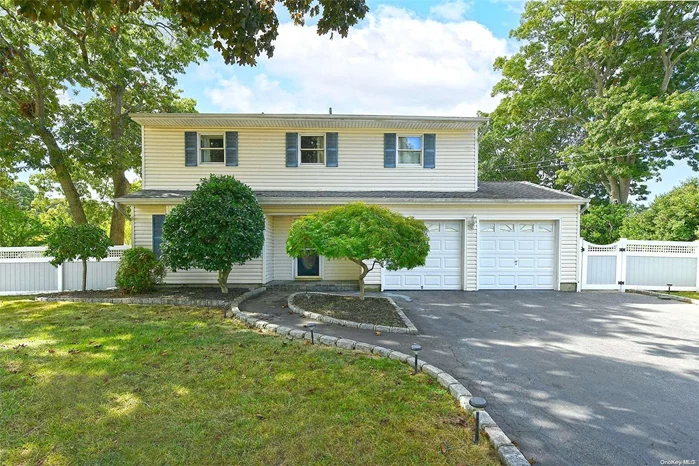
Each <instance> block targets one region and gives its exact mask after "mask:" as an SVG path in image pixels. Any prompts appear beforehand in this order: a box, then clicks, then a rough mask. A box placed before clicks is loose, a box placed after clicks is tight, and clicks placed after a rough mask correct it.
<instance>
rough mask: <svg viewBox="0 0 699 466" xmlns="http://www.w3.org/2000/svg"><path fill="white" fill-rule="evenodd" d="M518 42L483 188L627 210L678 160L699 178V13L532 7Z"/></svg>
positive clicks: (498, 91) (685, 5)
mask: <svg viewBox="0 0 699 466" xmlns="http://www.w3.org/2000/svg"><path fill="white" fill-rule="evenodd" d="M510 35H511V37H513V38H515V39H518V40H520V41H522V42H523V45H522V46H521V48H520V50H519V52H517V53H516V54H514V55H513V56H511V57H509V58H499V59H498V60H497V61H496V63H495V68H496V69H497V70H499V71H501V72H502V75H503V79H502V80H501V81H500V82H499V83H498V84H497V85H496V86H495V88H494V90H493V94H495V95H499V96H502V97H503V99H502V101H501V103H500V105H499V106H498V107H497V109H496V110H495V111H494V112H492V114H491V115H490V117H491V126H490V128H489V129H488V130H487V131H486V132H485V133H484V134H483V136H482V140H481V149H482V151H481V177H482V178H483V179H528V180H531V181H538V182H541V183H544V184H547V185H553V184H556V185H558V186H559V187H564V188H566V189H568V190H570V191H573V192H578V193H582V194H588V195H589V194H599V193H600V188H603V189H604V191H603V192H604V193H606V194H607V195H608V196H609V197H610V198H611V200H612V201H613V202H620V203H626V202H627V201H628V199H629V195H630V194H634V193H635V194H643V193H644V192H645V186H644V184H643V182H644V181H646V180H648V179H649V178H652V177H656V176H658V175H659V173H660V171H661V170H662V169H663V168H665V167H667V166H668V165H670V164H671V163H672V161H673V160H679V159H684V160H687V162H688V163H689V164H690V166H692V167H693V168H695V169H696V168H698V167H699V148H698V143H699V130H698V128H697V122H698V121H699V3H696V2H637V1H623V2H596V3H595V2H593V3H590V2H575V1H566V0H549V1H546V2H529V3H527V5H526V8H525V11H524V13H523V15H522V18H521V23H520V26H519V27H518V28H517V29H515V30H513V31H512V32H511V34H510Z"/></svg>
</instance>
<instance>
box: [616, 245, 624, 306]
mask: <svg viewBox="0 0 699 466" xmlns="http://www.w3.org/2000/svg"><path fill="white" fill-rule="evenodd" d="M617 244H618V245H619V247H618V248H617V256H616V257H617V264H616V270H617V283H619V291H621V292H622V293H623V292H624V291H626V238H619V241H618V243H617Z"/></svg>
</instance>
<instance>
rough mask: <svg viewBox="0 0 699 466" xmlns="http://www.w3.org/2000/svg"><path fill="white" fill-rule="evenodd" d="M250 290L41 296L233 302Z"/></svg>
mask: <svg viewBox="0 0 699 466" xmlns="http://www.w3.org/2000/svg"><path fill="white" fill-rule="evenodd" d="M246 291H249V289H248V288H228V294H227V295H224V294H223V293H221V289H220V288H219V287H217V286H216V287H215V286H211V287H163V288H156V289H155V290H154V291H150V292H148V293H140V294H126V293H123V292H122V291H121V290H94V291H64V292H62V293H47V294H44V295H41V296H46V297H51V298H59V297H60V298H159V299H164V298H167V299H224V300H227V301H233V300H234V299H235V298H237V297H238V296H240V295H242V294H243V293H245V292H246Z"/></svg>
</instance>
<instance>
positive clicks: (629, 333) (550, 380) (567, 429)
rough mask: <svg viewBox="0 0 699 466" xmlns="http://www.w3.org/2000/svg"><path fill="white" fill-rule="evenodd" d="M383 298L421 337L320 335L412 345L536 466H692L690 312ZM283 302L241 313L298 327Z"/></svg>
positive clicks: (621, 299)
mask: <svg viewBox="0 0 699 466" xmlns="http://www.w3.org/2000/svg"><path fill="white" fill-rule="evenodd" d="M387 294H388V295H390V296H392V297H393V298H394V299H395V300H396V302H397V303H398V305H399V306H401V307H402V308H403V310H404V311H405V313H406V314H407V315H408V317H409V318H410V319H411V320H412V321H413V323H414V324H415V325H416V326H417V327H418V329H419V331H420V335H418V336H408V335H394V334H391V335H381V336H375V335H374V334H373V333H372V332H369V331H365V330H358V329H347V328H344V327H336V326H332V325H325V324H320V325H319V327H321V328H319V329H318V331H319V332H322V333H326V334H337V335H338V336H346V337H348V338H354V339H356V340H360V341H366V342H369V343H372V342H373V343H380V344H382V345H383V346H387V347H392V348H401V349H402V350H403V351H406V349H407V346H408V345H409V343H410V342H412V341H418V342H420V343H421V344H422V345H423V347H424V348H425V349H424V350H423V352H422V353H421V355H420V356H421V358H422V359H424V360H426V361H428V362H430V363H433V364H436V365H437V366H439V367H441V368H442V369H444V370H446V371H449V372H450V373H451V374H452V375H454V376H455V377H456V378H458V379H459V381H460V382H462V383H463V384H464V385H465V386H467V387H468V389H469V390H470V391H471V392H472V393H473V394H474V395H479V396H484V397H486V398H487V399H488V403H489V407H488V411H489V412H490V414H491V415H492V416H493V418H494V419H495V420H496V422H497V423H498V424H499V425H500V427H501V428H502V429H503V430H504V431H505V433H507V434H508V435H509V436H510V438H511V439H512V440H514V441H515V442H517V443H518V445H519V447H520V449H521V450H522V453H524V455H525V456H526V457H527V458H530V459H533V460H534V461H535V462H536V464H543V465H561V464H575V465H602V464H624V465H625V464H633V465H643V464H650V465H658V464H662V463H661V461H673V460H679V461H681V460H695V461H697V463H699V306H696V305H691V304H684V303H678V302H675V301H663V300H659V299H657V298H652V297H647V296H640V295H633V294H621V293H602V292H587V293H558V292H526V291H514V292H513V291H503V292H483V291H481V292H476V293H473V292H471V293H465V292H456V291H454V292H449V291H441V292H430V291H420V292H400V293H387ZM286 295H288V293H281V292H275V293H265V294H264V295H262V296H261V297H260V298H257V299H254V300H251V301H249V302H247V303H245V304H244V305H243V310H247V311H254V312H264V313H268V314H270V318H272V319H276V320H277V321H283V322H284V323H285V324H287V325H299V326H300V325H302V324H303V323H304V322H305V321H304V319H302V318H300V317H297V316H290V315H289V314H288V310H286V309H284V307H283V305H284V303H285V300H286V298H285V296H286ZM278 323H279V322H278ZM406 352H408V351H406ZM664 464H671V463H664ZM678 464H681V463H678ZM688 464H692V463H688ZM695 464H696V463H695Z"/></svg>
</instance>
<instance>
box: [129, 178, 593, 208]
mask: <svg viewBox="0 0 699 466" xmlns="http://www.w3.org/2000/svg"><path fill="white" fill-rule="evenodd" d="M191 193H192V191H191V190H169V189H142V190H140V191H136V192H134V193H131V194H127V195H126V196H123V197H121V198H119V199H118V201H119V202H123V203H126V204H129V203H131V202H130V201H145V200H154V201H156V200H157V201H163V200H168V199H172V200H177V199H182V198H184V197H188V196H189V195H191ZM255 194H256V195H257V197H258V199H259V200H260V202H265V201H266V202H274V201H275V200H277V201H281V200H285V201H292V200H294V199H298V200H301V199H304V200H314V199H317V200H318V201H321V200H325V201H330V200H332V199H357V200H384V199H396V200H404V201H411V202H419V201H421V200H424V201H426V202H435V201H439V200H444V201H452V202H458V201H464V202H469V201H471V202H495V203H498V202H509V201H516V202H527V201H531V202H543V203H546V202H552V203H560V202H566V203H574V204H584V203H585V202H587V199H584V198H582V197H578V196H574V195H572V194H568V193H564V192H562V191H556V190H555V189H551V188H546V187H544V186H538V185H535V184H532V183H528V182H526V181H481V182H480V183H479V185H478V191H255Z"/></svg>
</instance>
